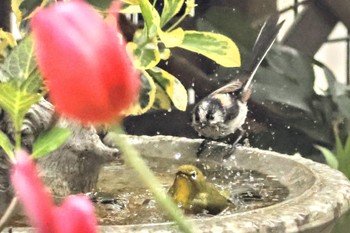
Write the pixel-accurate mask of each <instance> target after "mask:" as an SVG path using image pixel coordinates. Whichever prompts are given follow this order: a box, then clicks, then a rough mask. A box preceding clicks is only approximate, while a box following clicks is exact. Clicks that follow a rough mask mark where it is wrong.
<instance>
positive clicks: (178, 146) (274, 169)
mask: <svg viewBox="0 0 350 233" xmlns="http://www.w3.org/2000/svg"><path fill="white" fill-rule="evenodd" d="M129 141H130V143H132V144H133V145H134V146H135V147H136V148H137V149H138V150H139V151H140V152H141V154H142V156H143V157H144V158H145V159H146V160H147V161H148V163H149V165H150V167H151V169H152V170H154V171H155V173H156V175H157V176H158V177H159V178H160V180H162V183H163V184H164V186H166V187H165V188H168V187H169V185H171V183H172V180H173V178H174V173H175V170H176V168H177V167H178V166H179V165H182V164H195V165H197V166H198V167H199V168H201V169H202V170H204V173H205V174H206V175H207V177H208V180H210V181H211V182H212V183H220V182H221V183H223V184H224V183H225V182H226V183H225V184H224V185H223V186H222V187H225V185H226V187H230V188H231V189H232V190H230V194H229V196H230V197H233V196H234V195H233V193H238V191H237V190H244V189H245V188H247V187H248V186H249V187H248V189H249V188H253V190H255V191H258V193H259V194H260V195H261V196H265V199H264V200H265V201H266V202H265V203H264V204H260V206H259V203H258V204H257V203H255V204H253V206H254V208H253V207H252V205H251V204H244V205H242V206H243V207H244V208H245V209H244V208H242V206H240V208H237V209H234V210H228V211H226V212H225V213H222V214H220V215H217V216H210V217H208V216H204V217H197V216H189V222H190V223H191V224H192V225H196V226H197V228H198V229H200V231H201V232H235V233H238V232H252V233H253V232H265V233H269V232H271V233H272V232H274V233H283V232H304V233H313V232H315V233H316V232H317V233H330V232H331V230H332V228H333V225H334V223H335V222H336V220H337V219H339V218H340V217H341V216H342V215H343V214H344V213H345V212H347V211H348V209H349V204H350V202H349V201H350V182H349V181H348V179H347V178H346V177H345V176H344V175H343V174H342V173H340V172H338V171H336V170H333V169H331V168H329V167H328V166H327V165H323V164H319V163H315V162H313V161H311V160H308V159H304V158H302V157H300V156H287V155H281V154H278V153H275V152H271V151H263V150H259V149H254V148H247V147H238V148H237V150H236V151H235V153H234V155H233V156H231V158H230V159H228V160H227V161H223V160H222V157H223V156H224V155H225V151H226V150H225V148H226V147H225V144H221V143H213V144H211V147H210V149H209V150H210V154H211V156H209V157H208V158H205V159H201V160H197V159H196V157H195V152H196V150H197V148H198V146H199V144H200V143H201V140H200V139H188V138H177V137H170V136H154V137H149V136H130V137H129ZM123 166H124V165H120V164H119V165H113V164H108V165H106V166H105V167H104V169H103V170H102V172H101V175H100V181H99V185H98V186H99V187H100V188H101V189H103V190H105V189H108V187H109V190H108V192H110V191H113V190H114V191H115V190H123V189H124V190H125V189H128V187H132V186H136V187H141V186H142V185H140V183H138V181H137V178H136V177H134V175H133V173H132V172H131V171H130V170H128V169H126V168H125V167H123ZM230 171H232V172H230ZM113 172H114V173H113ZM111 174H113V175H112V176H111ZM113 176H114V179H113ZM123 176H124V178H122V177H123ZM111 177H112V178H111ZM125 177H126V178H125ZM218 177H219V178H218ZM242 177H243V178H242ZM251 178H252V179H253V181H251V180H250V179H251ZM111 179H113V180H118V181H117V183H115V184H111V183H108V184H107V185H104V183H106V182H107V181H108V180H111ZM254 179H255V180H259V179H260V180H264V182H265V183H264V182H263V185H260V186H259V184H258V182H254ZM104 180H106V182H105V181H104ZM118 182H119V184H118ZM247 182H248V183H249V184H250V185H248V186H247ZM118 186H119V187H118ZM269 186H271V187H272V188H271V187H269ZM219 187H220V186H219ZM141 189H142V187H141ZM116 192H117V191H116ZM130 193H131V194H132V195H131V196H134V197H135V196H136V199H137V195H138V193H137V192H134V193H133V192H132V191H130V192H129V194H130ZM273 195H275V196H273ZM129 197H130V196H129ZM140 200H143V201H144V202H146V205H145V206H146V207H145V208H144V209H143V211H142V213H143V215H146V216H147V217H150V221H148V222H147V221H146V222H142V221H141V222H137V220H136V221H131V222H130V224H129V225H104V223H103V222H102V223H101V221H100V223H101V225H102V226H101V227H100V232H143V233H146V232H177V229H176V228H174V227H173V224H172V223H171V222H169V221H167V220H160V219H159V218H158V217H159V216H156V217H155V218H153V217H152V216H153V215H154V212H153V210H152V206H153V207H154V204H153V203H154V202H153V201H152V200H151V195H149V194H145V195H144V196H142V197H141V199H140ZM129 202H130V200H129ZM136 202H138V201H136ZM139 202H140V201H139ZM152 202H153V203H152ZM129 204H130V203H129ZM140 205H141V206H142V205H144V203H140ZM154 208H156V207H154ZM155 215H157V213H156V214H155ZM158 215H159V212H158ZM135 216H136V215H135ZM141 217H142V216H141ZM135 219H138V216H136V217H135ZM25 229H26V230H25ZM13 232H28V228H16V229H13Z"/></svg>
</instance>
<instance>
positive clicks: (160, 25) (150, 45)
mask: <svg viewBox="0 0 350 233" xmlns="http://www.w3.org/2000/svg"><path fill="white" fill-rule="evenodd" d="M125 2H127V3H129V4H131V5H133V4H134V5H136V6H138V7H139V9H138V10H137V12H138V11H141V13H142V16H143V18H144V22H145V27H144V28H143V29H140V30H138V31H136V33H135V35H134V39H133V41H132V42H130V43H129V44H128V48H129V49H130V50H131V51H132V54H133V55H134V57H135V59H136V61H135V65H136V67H137V68H138V69H140V70H141V71H142V73H143V74H144V76H145V77H146V78H147V82H148V84H147V85H146V88H147V91H145V90H143V91H142V92H141V96H140V100H141V102H145V100H148V101H149V102H148V103H147V104H145V103H143V104H142V105H139V108H134V109H133V113H134V114H140V113H144V112H146V111H148V110H149V109H151V108H152V107H154V108H159V107H161V108H169V107H170V106H169V104H168V102H169V100H170V101H171V102H172V103H173V105H174V106H175V107H176V108H177V109H179V110H182V111H184V110H185V109H186V106H187V93H186V91H185V88H184V87H183V86H182V84H181V82H180V81H178V80H177V78H176V77H174V76H173V75H172V74H170V73H168V72H166V71H164V70H161V69H160V68H158V67H157V64H158V63H159V62H160V61H161V60H163V59H168V57H169V53H170V49H171V48H175V47H179V48H183V49H186V50H189V51H193V52H196V53H199V54H202V55H203V56H206V57H208V58H210V59H212V60H214V61H215V62H217V63H218V64H220V65H222V66H225V67H237V66H240V54H239V51H238V48H237V46H236V45H235V44H234V43H233V42H232V40H231V39H229V38H228V37H226V36H224V35H221V34H216V33H211V32H198V31H185V30H183V29H182V28H179V27H176V26H177V25H178V23H179V22H181V20H182V19H183V18H184V17H185V16H187V15H188V14H189V13H190V11H191V10H192V8H194V7H195V5H194V1H186V3H185V1H184V0H180V1H171V0H169V1H164V8H163V11H162V14H161V15H159V13H158V12H157V11H156V10H155V9H154V8H153V7H152V5H151V3H150V2H149V1H148V0H140V1H125ZM184 3H185V4H186V10H185V13H184V15H183V16H182V17H180V19H179V20H178V21H176V22H174V23H171V22H172V19H173V18H174V16H175V15H177V14H178V13H179V11H180V9H181V7H182V5H183V4H184ZM136 9H137V8H136ZM151 78H152V79H153V80H151ZM164 93H166V95H163V94H164ZM150 97H151V98H150ZM142 106H144V107H142Z"/></svg>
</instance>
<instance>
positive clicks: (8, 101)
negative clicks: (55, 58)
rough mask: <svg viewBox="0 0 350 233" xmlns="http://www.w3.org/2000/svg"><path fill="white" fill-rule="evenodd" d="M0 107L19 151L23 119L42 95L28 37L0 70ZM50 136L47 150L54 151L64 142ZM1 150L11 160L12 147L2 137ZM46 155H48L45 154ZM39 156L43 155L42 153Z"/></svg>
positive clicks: (8, 141)
mask: <svg viewBox="0 0 350 233" xmlns="http://www.w3.org/2000/svg"><path fill="white" fill-rule="evenodd" d="M0 70H1V72H0V80H1V83H0V107H1V108H2V109H3V110H4V111H5V112H6V113H7V114H8V115H9V117H10V119H11V121H12V122H13V126H14V128H15V132H16V135H15V141H16V148H17V149H18V148H19V146H20V141H21V134H20V132H21V127H22V123H23V119H24V117H25V115H26V113H27V112H28V110H29V109H30V107H31V106H32V105H33V104H35V103H36V102H37V101H39V100H40V99H41V98H42V96H43V94H45V91H44V87H43V86H42V78H41V75H40V73H39V71H38V70H37V66H36V62H35V58H34V55H33V44H32V40H31V38H30V37H27V38H25V39H23V40H22V41H21V43H19V45H18V46H16V47H15V48H14V49H13V50H12V51H11V53H10V54H9V55H8V56H7V58H6V59H5V61H4V63H3V64H1V66H0ZM55 132H57V133H52V134H51V136H50V139H51V140H50V144H51V145H50V147H51V149H52V150H53V149H56V148H57V147H59V146H60V145H61V144H62V143H63V142H64V140H62V136H61V134H60V133H58V131H55ZM1 135H2V136H1V140H0V146H1V147H2V148H3V149H4V150H5V151H6V153H7V154H8V155H9V156H10V157H11V158H12V159H13V158H14V157H13V152H10V151H12V150H13V149H14V148H15V147H14V146H13V145H11V143H10V140H8V139H6V138H7V136H5V135H4V134H3V133H2V134H1ZM35 144H36V145H37V146H36V147H39V148H42V147H47V145H46V146H45V145H43V144H42V143H40V141H39V142H36V143H35ZM45 152H47V153H48V152H50V151H49V150H46V151H45ZM40 155H44V153H43V150H42V149H41V153H40Z"/></svg>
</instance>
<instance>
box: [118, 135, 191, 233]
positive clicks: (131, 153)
mask: <svg viewBox="0 0 350 233" xmlns="http://www.w3.org/2000/svg"><path fill="white" fill-rule="evenodd" d="M117 131H118V132H117ZM120 131H121V130H120V129H119V130H114V132H116V133H117V135H118V136H117V141H116V143H117V145H118V148H119V149H120V151H121V153H122V156H123V159H124V161H125V162H126V163H127V164H128V165H129V166H131V167H132V168H133V169H134V170H135V171H136V172H137V174H138V175H139V178H140V179H141V180H142V181H143V182H144V184H146V185H147V186H148V188H149V189H150V191H151V192H152V194H153V196H154V198H155V200H156V201H157V203H158V204H159V205H160V206H161V207H162V208H163V210H164V211H165V212H166V213H167V214H168V215H169V216H170V217H171V218H172V219H173V220H174V221H175V222H176V223H177V225H178V226H179V228H180V230H182V231H183V232H186V233H191V232H193V229H192V227H190V225H189V224H187V222H186V220H185V217H184V215H183V213H182V211H181V210H180V209H179V208H178V207H177V206H176V205H175V203H174V202H173V201H172V200H171V198H170V197H169V196H168V195H167V194H166V193H165V191H164V190H163V189H162V188H161V187H162V185H161V183H160V182H159V181H158V179H157V178H156V177H155V175H154V174H153V172H152V171H151V170H150V169H149V167H148V166H147V165H146V163H145V161H144V160H143V159H142V158H141V156H140V154H139V152H138V151H137V150H136V149H135V148H134V147H133V146H132V145H130V144H129V143H128V142H127V140H126V138H125V137H123V136H121V135H120Z"/></svg>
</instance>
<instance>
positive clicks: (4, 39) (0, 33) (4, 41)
mask: <svg viewBox="0 0 350 233" xmlns="http://www.w3.org/2000/svg"><path fill="white" fill-rule="evenodd" d="M16 45H17V42H16V40H15V38H14V37H13V35H12V33H10V32H5V31H4V30H2V28H0V54H1V53H2V51H3V50H4V49H5V48H6V47H7V46H10V47H12V48H13V47H15V46H16Z"/></svg>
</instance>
